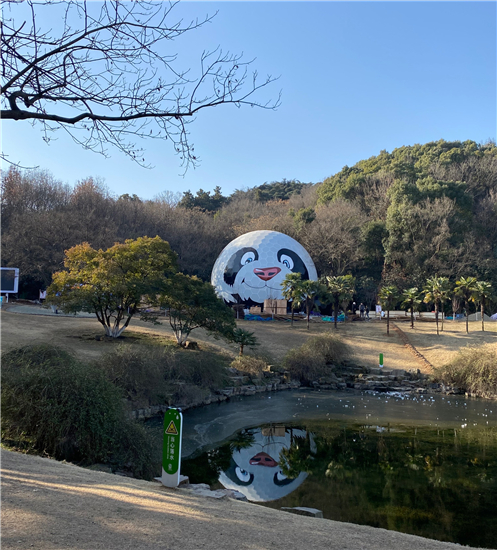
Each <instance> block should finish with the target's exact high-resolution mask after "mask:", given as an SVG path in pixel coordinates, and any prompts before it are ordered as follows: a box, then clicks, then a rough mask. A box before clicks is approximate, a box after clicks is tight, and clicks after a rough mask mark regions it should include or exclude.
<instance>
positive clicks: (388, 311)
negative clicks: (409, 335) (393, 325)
mask: <svg viewBox="0 0 497 550" xmlns="http://www.w3.org/2000/svg"><path fill="white" fill-rule="evenodd" d="M389 334H390V307H387V336H388V335H389Z"/></svg>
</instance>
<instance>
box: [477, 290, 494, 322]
mask: <svg viewBox="0 0 497 550" xmlns="http://www.w3.org/2000/svg"><path fill="white" fill-rule="evenodd" d="M492 296H493V291H492V285H491V284H490V283H487V282H486V281H476V284H475V290H474V298H475V299H476V301H477V302H479V303H480V310H481V330H482V331H483V332H485V322H484V317H485V305H486V303H487V300H488V299H489V298H491V297H492Z"/></svg>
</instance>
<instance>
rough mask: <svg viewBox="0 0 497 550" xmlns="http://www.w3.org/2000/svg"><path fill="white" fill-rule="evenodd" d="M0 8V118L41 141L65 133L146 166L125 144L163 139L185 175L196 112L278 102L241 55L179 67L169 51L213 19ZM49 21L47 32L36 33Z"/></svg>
mask: <svg viewBox="0 0 497 550" xmlns="http://www.w3.org/2000/svg"><path fill="white" fill-rule="evenodd" d="M1 4H2V7H3V20H2V21H0V30H1V61H2V89H1V106H2V110H1V116H2V118H3V119H4V120H16V121H19V120H29V121H31V122H32V123H34V124H36V123H38V124H42V131H43V134H44V139H45V141H47V142H49V141H50V140H51V139H52V138H51V134H52V132H55V131H57V130H60V129H64V130H65V131H66V132H68V133H69V135H70V136H71V137H72V139H74V141H75V142H76V143H78V144H80V145H81V146H82V147H84V148H85V149H90V150H92V151H96V152H98V153H101V154H103V155H107V146H109V145H111V146H114V147H117V148H118V149H119V150H121V151H122V152H123V153H125V154H126V155H127V156H129V157H130V158H132V159H133V160H135V161H136V162H138V163H139V164H140V165H142V166H145V159H144V158H143V152H142V150H140V149H139V148H137V147H136V145H135V143H134V142H133V140H136V139H137V138H145V137H148V138H154V139H169V140H171V142H172V145H173V147H174V149H175V151H176V153H178V154H179V155H180V158H181V164H182V166H184V168H185V170H186V169H187V168H188V167H189V166H190V165H193V166H195V165H196V164H197V163H198V158H197V156H196V155H195V154H194V148H193V146H192V144H191V143H190V142H189V139H188V137H189V136H188V130H187V126H188V124H189V123H190V122H191V121H192V120H194V118H195V115H196V114H197V113H199V112H200V111H201V110H203V109H205V108H207V107H216V106H218V105H224V104H233V105H235V106H237V107H240V106H242V105H250V106H257V107H261V108H263V109H275V108H277V107H278V105H279V103H280V95H278V97H277V99H276V100H274V99H267V100H261V99H260V96H261V93H262V91H263V89H265V88H266V87H268V86H269V85H270V84H271V83H273V82H274V81H275V80H276V78H273V77H272V76H270V75H269V76H267V77H266V78H264V79H261V78H259V75H258V74H257V71H253V72H250V67H251V65H252V63H253V60H252V61H243V59H242V56H241V55H233V54H230V53H223V51H222V50H221V49H219V48H218V49H216V50H214V51H213V52H207V51H204V52H203V54H202V55H201V58H200V67H199V71H198V73H197V74H196V75H195V74H194V71H193V70H190V69H188V70H181V69H179V68H177V56H176V55H171V54H170V53H169V48H170V46H169V43H170V42H171V41H174V40H175V39H177V38H179V37H180V36H182V35H183V34H185V33H189V32H190V31H194V30H196V29H199V28H200V27H201V26H203V25H204V24H206V23H209V22H210V21H211V20H212V17H210V16H206V17H205V18H204V19H202V20H200V21H199V20H195V21H192V22H190V23H187V24H184V23H183V22H182V21H177V22H173V23H169V20H170V19H171V12H172V10H173V9H174V7H175V5H176V3H175V2H172V3H169V2H149V1H141V0H140V1H134V2H119V1H116V0H114V1H112V0H107V1H104V2H103V3H93V2H86V1H85V2H80V1H76V0H69V1H65V2H60V1H58V0H45V1H44V2H36V1H33V0H28V1H26V2H21V3H19V2H16V1H14V0H2V1H1ZM49 15H50V16H51V19H50V21H51V24H52V22H53V25H54V29H48V30H47V29H42V28H41V24H40V21H46V20H47V16H49ZM42 16H43V17H42Z"/></svg>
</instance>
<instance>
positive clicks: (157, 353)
mask: <svg viewBox="0 0 497 550" xmlns="http://www.w3.org/2000/svg"><path fill="white" fill-rule="evenodd" d="M97 364H98V366H99V368H100V369H101V370H102V371H103V372H105V374H106V376H107V378H108V379H109V380H110V381H111V382H113V383H114V384H115V385H117V386H118V387H119V388H120V389H121V390H122V392H123V396H124V397H126V398H127V399H128V400H129V401H131V406H132V407H135V408H136V407H141V406H148V405H156V404H163V403H169V404H172V403H176V402H181V403H183V404H188V403H190V402H197V401H199V399H200V398H199V396H200V395H203V396H206V395H208V393H209V389H215V388H219V387H222V386H223V385H224V381H225V378H226V369H225V367H226V366H227V359H226V358H225V357H224V356H222V355H219V354H218V353H215V352H212V351H209V350H202V351H189V350H182V349H180V348H178V347H174V348H172V347H170V346H168V347H163V346H157V345H149V346H147V345H139V346H134V345H127V344H121V345H120V346H118V347H117V348H116V349H115V350H112V351H111V352H109V353H108V354H106V355H104V356H103V357H102V358H101V359H100V360H99V361H98V363H97ZM182 385H186V386H189V389H188V390H186V389H185V388H182V389H180V386H182Z"/></svg>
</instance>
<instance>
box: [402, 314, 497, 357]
mask: <svg viewBox="0 0 497 550" xmlns="http://www.w3.org/2000/svg"><path fill="white" fill-rule="evenodd" d="M397 324H398V326H399V327H400V328H401V329H402V330H403V331H404V332H405V334H406V335H407V337H408V338H409V341H410V342H411V344H412V345H413V346H415V347H416V349H417V350H418V351H419V352H420V353H422V354H423V355H424V357H426V359H427V360H428V361H429V362H430V363H431V364H432V365H433V366H434V367H441V366H443V365H445V364H447V363H449V362H450V361H452V360H453V359H454V358H455V357H456V355H457V353H458V351H459V350H460V349H462V348H464V347H465V346H468V345H471V346H483V345H485V344H489V345H490V347H493V348H494V349H496V350H497V322H488V323H485V332H482V330H481V321H471V322H470V323H469V334H466V323H465V322H461V321H444V331H443V332H440V335H439V336H437V332H436V327H435V323H434V322H419V323H415V325H414V329H411V328H410V324H409V323H405V322H402V323H397Z"/></svg>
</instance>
